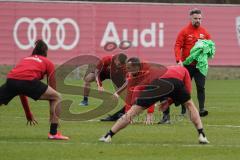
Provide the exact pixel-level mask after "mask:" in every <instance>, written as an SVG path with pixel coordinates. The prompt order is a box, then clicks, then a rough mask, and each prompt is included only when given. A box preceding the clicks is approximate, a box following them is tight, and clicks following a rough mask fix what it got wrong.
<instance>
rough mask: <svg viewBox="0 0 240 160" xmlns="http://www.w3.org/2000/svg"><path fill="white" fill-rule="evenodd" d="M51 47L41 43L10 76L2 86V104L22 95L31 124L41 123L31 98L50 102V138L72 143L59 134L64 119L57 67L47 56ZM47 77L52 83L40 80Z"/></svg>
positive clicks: (0, 89) (0, 88) (0, 96)
mask: <svg viewBox="0 0 240 160" xmlns="http://www.w3.org/2000/svg"><path fill="white" fill-rule="evenodd" d="M47 50H48V46H47V44H46V43H45V42H44V41H42V40H38V41H36V42H35V48H34V50H33V52H32V55H31V56H28V57H25V58H23V59H22V60H21V61H20V62H19V63H18V64H17V65H16V67H15V68H13V69H12V70H11V71H10V72H9V73H8V75H7V80H6V82H5V84H3V85H2V86H1V87H0V105H2V104H5V105H7V104H8V103H9V102H10V101H11V100H12V99H13V98H14V97H15V96H17V95H20V98H21V101H22V104H23V107H24V111H25V113H26V117H27V119H28V122H30V123H33V124H36V123H37V121H36V120H35V119H34V117H33V115H32V114H31V111H30V109H29V106H28V101H27V97H26V96H28V97H31V98H32V99H34V100H48V101H49V103H50V123H51V124H50V132H49V134H48V138H49V139H57V140H68V139H69V138H68V137H66V136H63V135H62V134H61V133H60V132H58V131H57V128H58V124H59V116H60V109H61V106H60V101H61V96H60V94H59V93H58V92H57V91H56V80H55V76H54V65H53V63H52V62H51V61H49V60H48V59H47V58H46V57H47ZM45 75H47V78H48V84H49V85H46V84H44V83H43V82H41V81H40V80H41V79H43V78H44V76H45Z"/></svg>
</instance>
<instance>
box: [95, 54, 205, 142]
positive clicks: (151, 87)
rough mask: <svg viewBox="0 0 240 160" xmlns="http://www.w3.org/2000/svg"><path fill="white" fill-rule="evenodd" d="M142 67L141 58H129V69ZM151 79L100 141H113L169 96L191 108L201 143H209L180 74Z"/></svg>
mask: <svg viewBox="0 0 240 160" xmlns="http://www.w3.org/2000/svg"><path fill="white" fill-rule="evenodd" d="M140 69H141V64H139V60H138V59H137V58H132V59H131V61H129V60H128V62H127V70H128V71H129V70H130V71H132V72H138V71H139V70H140ZM150 74H151V75H152V74H154V72H151V73H150ZM153 77H154V75H153ZM189 79H190V77H189ZM149 80H151V81H150V83H148V85H147V86H146V83H144V84H145V86H144V85H142V86H139V87H144V90H142V91H141V92H140V93H139V94H138V96H137V98H136V99H135V102H134V103H133V104H134V105H133V106H132V107H131V109H130V110H129V111H128V112H127V113H126V114H124V115H123V116H122V117H121V118H120V119H118V121H117V122H116V123H115V124H114V125H113V127H112V128H111V129H110V130H109V131H108V132H107V133H106V135H105V136H103V137H101V138H100V139H99V141H101V142H111V139H112V137H113V135H115V134H116V133H117V132H119V131H120V130H121V129H123V128H125V127H126V126H127V125H128V124H129V123H130V122H131V120H132V119H133V118H134V117H135V116H136V115H138V114H140V113H142V112H143V111H144V110H145V109H146V108H148V107H149V106H151V105H153V104H154V103H155V102H157V101H161V100H163V99H165V98H168V97H169V98H171V99H172V100H173V103H175V104H184V106H185V107H186V108H187V109H188V110H189V112H188V113H189V114H190V116H189V117H190V119H191V121H192V123H193V124H194V126H195V128H196V129H197V131H198V134H199V138H198V140H199V143H201V144H207V143H209V142H208V140H207V138H206V136H205V134H204V132H203V125H202V121H201V119H200V116H199V114H198V110H197V108H196V106H195V104H194V103H193V101H192V100H191V97H190V94H189V92H188V91H187V89H186V86H185V84H184V82H183V81H181V80H179V79H178V76H176V77H175V75H173V76H172V77H171V78H166V77H163V78H161V76H160V77H158V78H156V79H149ZM147 81H148V80H147Z"/></svg>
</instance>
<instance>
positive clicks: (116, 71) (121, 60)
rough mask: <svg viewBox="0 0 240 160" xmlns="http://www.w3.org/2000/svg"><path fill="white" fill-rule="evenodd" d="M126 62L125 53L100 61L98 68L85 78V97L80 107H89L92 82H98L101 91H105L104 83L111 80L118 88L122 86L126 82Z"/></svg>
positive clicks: (106, 57) (88, 73)
mask: <svg viewBox="0 0 240 160" xmlns="http://www.w3.org/2000/svg"><path fill="white" fill-rule="evenodd" d="M126 60H127V56H126V55H125V54H124V53H120V54H117V55H114V56H105V57H103V58H102V59H101V60H100V61H99V63H98V64H97V66H96V68H95V69H94V70H93V71H92V72H87V73H86V75H85V77H84V91H83V92H84V95H83V96H84V97H83V100H82V101H81V103H80V104H79V105H81V106H88V95H89V93H90V87H91V82H93V81H96V82H97V86H98V90H99V91H103V90H104V88H103V86H102V81H104V80H106V79H111V80H112V81H113V83H114V84H115V85H116V87H120V86H122V84H123V83H124V82H125V74H126V71H125V64H126ZM113 75H114V76H113ZM116 75H118V76H116ZM116 77H117V78H116Z"/></svg>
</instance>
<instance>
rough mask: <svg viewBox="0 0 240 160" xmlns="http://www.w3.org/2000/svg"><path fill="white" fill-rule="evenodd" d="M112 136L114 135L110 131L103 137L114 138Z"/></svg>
mask: <svg viewBox="0 0 240 160" xmlns="http://www.w3.org/2000/svg"><path fill="white" fill-rule="evenodd" d="M114 134H115V133H113V131H112V130H109V131H108V133H107V134H106V135H105V136H104V137H105V138H107V136H109V135H110V136H111V137H112V136H114Z"/></svg>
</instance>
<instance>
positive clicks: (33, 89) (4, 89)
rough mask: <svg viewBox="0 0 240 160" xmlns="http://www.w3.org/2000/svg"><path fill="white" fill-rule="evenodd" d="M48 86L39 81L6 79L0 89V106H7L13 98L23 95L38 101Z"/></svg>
mask: <svg viewBox="0 0 240 160" xmlns="http://www.w3.org/2000/svg"><path fill="white" fill-rule="evenodd" d="M47 88H48V85H46V84H44V83H43V82H41V81H40V80H16V79H7V81H6V83H5V84H3V85H2V86H1V87H0V105H1V104H5V105H7V104H8V103H9V102H10V101H11V100H12V99H13V98H14V97H15V96H17V95H25V96H28V97H31V98H32V99H34V100H38V99H39V98H40V97H41V95H43V93H45V91H46V90H47Z"/></svg>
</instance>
